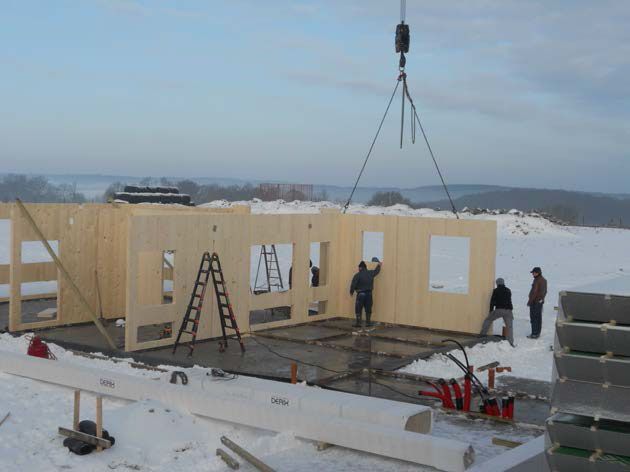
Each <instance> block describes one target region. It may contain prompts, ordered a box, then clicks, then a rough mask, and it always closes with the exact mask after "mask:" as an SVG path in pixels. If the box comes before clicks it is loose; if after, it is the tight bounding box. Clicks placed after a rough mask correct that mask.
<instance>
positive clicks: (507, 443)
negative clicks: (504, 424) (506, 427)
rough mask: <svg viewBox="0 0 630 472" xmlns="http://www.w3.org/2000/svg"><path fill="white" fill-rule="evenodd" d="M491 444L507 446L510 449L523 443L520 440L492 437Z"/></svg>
mask: <svg viewBox="0 0 630 472" xmlns="http://www.w3.org/2000/svg"><path fill="white" fill-rule="evenodd" d="M492 444H494V445H495V446H503V447H508V448H510V449H514V448H515V447H518V446H522V445H523V443H522V442H520V441H510V440H509V439H503V438H492Z"/></svg>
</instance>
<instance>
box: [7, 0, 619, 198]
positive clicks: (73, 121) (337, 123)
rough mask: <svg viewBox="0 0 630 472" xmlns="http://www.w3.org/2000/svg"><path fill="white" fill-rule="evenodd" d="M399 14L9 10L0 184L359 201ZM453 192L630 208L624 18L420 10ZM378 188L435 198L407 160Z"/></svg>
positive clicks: (322, 9) (49, 4)
mask: <svg viewBox="0 0 630 472" xmlns="http://www.w3.org/2000/svg"><path fill="white" fill-rule="evenodd" d="M398 15H399V10H398V2H397V1H395V0H394V1H385V0H345V1H341V2H340V1H332V0H321V1H306V0H303V1H298V0H294V1H291V0H282V1H280V0H278V1H271V0H268V1H264V2H263V1H254V0H231V1H212V0H205V1H196V0H180V1H166V0H153V1H141V0H74V1H70V0H66V1H64V0H55V1H48V0H46V1H30V0H19V1H18V0H4V1H3V2H2V14H1V15H0V104H1V107H2V113H0V163H1V168H2V171H4V172H7V171H11V172H34V173H38V172H39V173H59V174H61V173H104V174H125V175H138V176H145V175H152V176H163V175H164V176H177V177H181V176H189V177H194V176H222V177H236V178H244V179H247V178H252V179H262V180H264V179H281V180H287V181H295V182H305V183H329V184H337V185H349V184H351V183H352V182H353V179H354V178H355V175H356V172H357V171H358V169H359V167H360V165H361V163H362V159H363V157H364V155H365V152H366V151H367V148H368V146H369V143H370V141H371V139H372V137H373V134H374V132H375V129H376V126H377V124H378V120H379V119H380V116H381V114H382V112H383V110H384V107H385V105H386V103H387V100H388V98H389V95H390V93H391V90H392V89H393V87H394V85H395V80H396V76H397V57H396V55H395V53H394V51H393V32H394V29H395V25H396V23H397V22H398V20H399V18H398ZM407 22H408V23H409V24H410V26H411V35H412V36H411V51H410V54H409V55H408V66H407V72H408V75H409V79H408V81H409V87H410V90H411V93H412V95H413V96H414V98H415V101H416V104H417V106H418V108H419V111H420V113H421V116H422V117H423V122H424V125H425V128H426V130H427V131H428V133H429V137H430V139H431V141H432V145H433V148H434V150H435V152H436V155H437V157H438V160H439V161H440V163H441V165H442V167H443V170H444V172H445V174H446V177H447V180H448V182H450V183H487V184H503V185H515V186H535V187H549V188H567V189H580V190H589V191H609V192H628V191H630V189H629V188H628V184H627V182H628V180H629V177H630V151H629V149H630V120H629V118H630V107H629V105H630V103H629V102H630V99H629V97H630V80H629V79H628V77H630V29H629V28H627V25H628V24H629V22H630V2H627V1H624V0H619V1H606V0H603V1H598V2H592V1H581V0H572V1H561V0H556V1H554V2H548V1H542V0H541V1H526V0H519V1H516V0H514V1H512V0H478V1H475V0H469V1H463V0H462V1H452V2H444V1H439V0H435V1H428V0H427V1H424V0H422V1H421V0H408V2H407ZM399 120H400V101H399V99H398V100H397V101H396V102H394V105H393V109H392V112H391V115H390V117H389V119H388V121H387V122H386V125H385V127H384V130H383V134H382V136H381V139H380V141H379V143H378V144H377V146H376V149H375V151H374V155H373V157H372V159H371V161H370V163H369V165H368V168H367V171H366V173H365V176H364V180H363V181H362V183H363V184H365V185H383V186H390V185H395V186H403V187H411V186H417V185H432V184H437V183H438V179H437V175H436V174H435V171H434V170H433V168H432V165H431V162H430V160H429V156H428V155H427V152H426V149H425V148H424V147H423V145H422V143H420V142H417V143H416V144H415V145H413V146H412V145H411V144H406V145H405V148H404V149H403V150H402V151H401V150H399V149H398V143H397V139H398V133H399Z"/></svg>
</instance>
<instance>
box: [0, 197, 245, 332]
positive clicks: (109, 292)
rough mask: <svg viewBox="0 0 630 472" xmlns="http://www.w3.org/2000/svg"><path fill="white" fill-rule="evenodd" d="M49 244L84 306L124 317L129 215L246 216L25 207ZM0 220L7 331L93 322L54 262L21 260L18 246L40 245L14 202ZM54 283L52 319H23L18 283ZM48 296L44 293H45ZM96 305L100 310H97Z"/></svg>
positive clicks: (1, 207)
mask: <svg viewBox="0 0 630 472" xmlns="http://www.w3.org/2000/svg"><path fill="white" fill-rule="evenodd" d="M25 206H26V208H27V210H28V212H29V213H30V214H31V216H32V217H33V219H34V221H35V223H36V224H37V226H38V227H39V229H40V230H41V231H42V233H43V234H44V236H45V238H46V239H47V240H48V241H58V243H59V244H58V248H59V254H58V255H59V258H60V260H61V262H62V264H63V265H64V267H65V268H66V269H67V270H68V272H69V273H70V274H71V277H72V279H73V281H74V282H75V283H76V284H77V285H78V287H79V289H80V290H81V292H82V294H83V295H84V296H85V297H86V299H87V300H88V303H89V304H90V305H91V306H92V307H93V309H94V310H95V311H96V312H100V311H102V313H103V316H104V317H105V318H118V317H124V316H125V308H126V300H125V293H126V286H127V283H126V276H127V270H126V269H127V234H128V232H127V221H128V218H129V215H131V214H144V213H146V212H151V213H152V214H156V213H158V214H171V213H172V212H173V211H176V213H177V214H197V213H215V212H221V213H239V212H240V213H244V212H245V213H246V212H248V211H249V209H248V208H246V207H237V208H234V209H203V208H177V209H176V210H173V207H165V206H159V205H141V206H132V205H117V204H84V205H79V204H26V205H25ZM0 219H9V220H10V242H9V248H8V252H9V256H10V257H9V264H2V265H0V284H9V285H10V296H9V302H10V308H9V329H10V330H11V331H20V330H27V329H36V328H43V327H52V326H59V325H63V324H73V323H82V322H89V321H91V318H90V316H89V315H88V314H87V313H86V312H85V310H84V309H83V308H82V307H81V304H80V303H79V300H78V299H77V297H76V295H75V294H74V292H72V290H71V289H70V287H69V284H68V282H67V281H66V280H65V279H63V278H61V277H58V274H57V267H56V266H55V264H54V262H35V263H24V262H22V243H23V242H27V241H39V238H38V236H37V234H36V233H35V232H34V230H33V228H32V227H31V226H30V225H29V223H28V221H27V220H26V219H25V217H24V215H23V214H22V212H21V210H20V209H19V208H18V207H17V206H16V205H15V204H0ZM51 280H56V281H57V284H58V285H57V287H58V288H57V294H56V295H57V316H56V318H55V319H53V320H47V321H38V322H33V323H25V322H23V321H22V317H21V314H22V306H21V305H22V300H24V299H28V298H32V297H33V296H30V295H29V296H26V295H22V293H21V291H22V284H23V283H27V282H41V281H51ZM46 295H48V294H46ZM99 304H100V307H99Z"/></svg>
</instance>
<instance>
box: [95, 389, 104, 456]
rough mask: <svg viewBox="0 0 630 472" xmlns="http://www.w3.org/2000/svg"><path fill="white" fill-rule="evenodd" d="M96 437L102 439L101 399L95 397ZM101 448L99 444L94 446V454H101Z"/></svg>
mask: <svg viewBox="0 0 630 472" xmlns="http://www.w3.org/2000/svg"><path fill="white" fill-rule="evenodd" d="M96 437H97V438H98V439H102V438H103V397H101V396H100V395H99V396H97V397H96ZM102 450H103V447H102V446H101V445H100V444H99V445H97V446H96V452H101V451H102Z"/></svg>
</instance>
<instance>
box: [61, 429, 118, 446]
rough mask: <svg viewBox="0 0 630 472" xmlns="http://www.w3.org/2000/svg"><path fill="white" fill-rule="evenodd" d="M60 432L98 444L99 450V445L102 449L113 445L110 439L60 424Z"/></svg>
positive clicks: (63, 434) (85, 441)
mask: <svg viewBox="0 0 630 472" xmlns="http://www.w3.org/2000/svg"><path fill="white" fill-rule="evenodd" d="M59 434H61V435H62V436H66V437H68V438H75V439H78V440H80V441H83V442H84V443H87V444H91V445H92V446H96V450H97V451H98V450H99V447H100V450H101V451H102V450H103V449H109V448H110V447H112V443H111V441H109V440H108V439H103V438H97V437H96V436H91V435H89V434H85V433H82V432H81V431H75V430H73V429H68V428H63V427H61V426H59Z"/></svg>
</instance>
